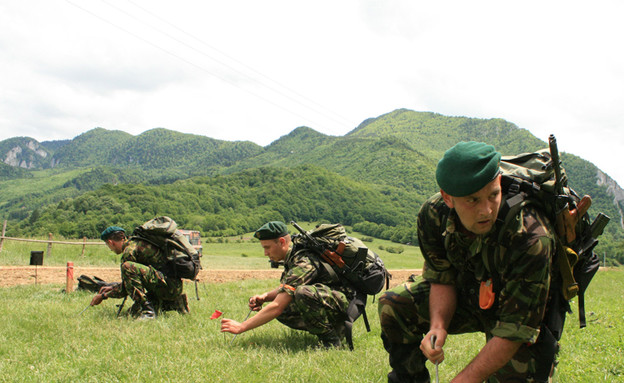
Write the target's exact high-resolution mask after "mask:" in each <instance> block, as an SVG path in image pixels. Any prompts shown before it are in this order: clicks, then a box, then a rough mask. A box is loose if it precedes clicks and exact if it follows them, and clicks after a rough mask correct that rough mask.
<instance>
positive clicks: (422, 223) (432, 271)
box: [417, 193, 457, 284]
mask: <svg viewBox="0 0 624 383" xmlns="http://www.w3.org/2000/svg"><path fill="white" fill-rule="evenodd" d="M449 212H450V209H449V208H448V207H447V206H446V204H445V203H444V201H443V200H442V196H441V195H440V194H439V193H438V194H436V195H434V196H433V197H432V198H430V199H429V200H428V201H427V202H425V203H424V204H423V206H422V207H421V209H420V212H419V213H418V221H417V226H418V245H419V246H420V251H421V252H422V255H423V257H424V259H425V265H424V268H423V278H424V279H425V280H427V281H429V282H434V283H443V284H454V283H455V280H456V277H457V270H456V269H455V268H454V267H453V266H452V265H451V263H450V262H449V259H448V257H447V255H446V250H445V248H444V238H443V235H442V234H443V233H444V231H445V230H446V228H445V227H444V222H445V221H446V218H447V217H448V215H449Z"/></svg>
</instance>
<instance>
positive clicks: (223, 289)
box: [0, 270, 624, 382]
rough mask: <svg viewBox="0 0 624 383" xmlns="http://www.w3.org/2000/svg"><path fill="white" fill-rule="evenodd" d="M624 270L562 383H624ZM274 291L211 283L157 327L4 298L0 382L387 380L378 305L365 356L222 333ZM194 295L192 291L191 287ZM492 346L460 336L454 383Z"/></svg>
mask: <svg viewBox="0 0 624 383" xmlns="http://www.w3.org/2000/svg"><path fill="white" fill-rule="evenodd" d="M623 277H624V271H623V270H606V271H601V272H599V273H598V275H597V276H596V278H595V279H594V281H593V282H592V285H591V286H590V288H589V292H588V296H587V311H588V322H589V323H588V327H587V328H585V329H582V330H581V329H579V328H578V321H577V318H576V315H570V316H569V317H568V323H567V328H566V332H565V333H564V337H563V339H562V341H561V344H562V351H561V355H560V360H561V364H560V368H559V370H558V375H557V380H556V381H558V382H621V381H622V380H623V379H624V358H622V355H623V352H624V350H623V348H624V306H623V305H622V301H623V298H624V296H623V295H624V279H623ZM275 283H276V281H266V280H265V281H242V282H233V283H225V284H202V286H201V287H200V296H201V300H199V301H197V300H192V301H191V302H190V305H191V311H192V312H191V314H189V315H185V316H182V315H179V314H177V313H167V314H165V315H162V316H160V317H159V318H157V319H156V320H154V321H147V322H141V321H135V320H131V319H128V318H126V317H121V318H117V317H116V309H117V307H116V304H118V303H119V302H120V301H115V300H112V299H109V300H107V301H104V302H103V303H102V304H101V305H100V306H96V307H90V308H89V309H87V310H86V311H85V312H84V313H83V314H81V315H79V313H80V312H81V311H82V310H83V309H84V308H85V307H87V306H88V303H89V301H90V299H91V294H89V293H86V292H74V293H72V294H66V293H64V292H63V291H62V286H60V285H59V286H56V285H28V286H17V287H11V288H3V289H0V315H1V317H2V319H3V320H2V322H3V325H2V326H1V327H0V381H2V382H68V381H72V382H78V381H80V382H126V381H134V382H147V381H149V382H161V381H162V382H189V381H190V382H199V381H209V382H272V381H282V382H286V381H287V382H349V381H357V382H385V381H386V377H385V376H386V374H387V372H388V363H387V354H386V352H385V351H384V349H383V347H382V345H381V341H380V338H379V332H380V329H379V322H378V316H377V312H376V306H377V305H376V303H371V302H369V305H368V309H367V312H368V315H369V319H370V323H371V326H372V331H371V332H370V333H366V332H365V329H364V324H363V322H362V321H361V320H359V321H358V322H356V324H355V326H354V332H355V351H353V352H351V351H346V350H330V351H326V350H319V349H316V348H315V345H316V340H315V338H314V337H312V336H310V335H308V334H306V333H304V332H300V331H294V330H289V329H287V328H286V327H285V326H283V325H281V324H279V323H278V322H276V321H273V322H270V323H269V324H267V325H265V326H263V327H260V328H258V329H256V330H253V331H251V332H249V333H245V334H242V335H239V336H238V337H237V338H236V339H235V340H233V338H232V335H230V334H226V335H224V334H221V333H220V332H219V331H218V328H219V323H218V320H210V319H209V317H210V315H211V314H212V313H213V312H214V310H216V309H219V310H221V311H224V312H225V314H224V316H225V317H228V318H234V319H238V320H241V319H243V318H244V317H245V315H247V312H248V311H247V308H246V301H247V299H248V297H249V296H250V295H252V294H254V293H259V292H263V291H265V290H268V289H270V288H273V287H274V286H275ZM191 288H192V286H191V285H187V289H189V290H190V289H191ZM483 342H484V339H483V336H481V335H476V334H470V335H462V336H454V337H451V338H450V339H449V342H448V344H447V346H446V352H447V358H446V361H445V362H444V363H443V364H442V365H440V374H441V376H440V381H442V382H448V381H449V380H450V379H451V377H452V376H453V375H454V374H455V373H457V372H458V371H459V370H460V369H461V368H462V367H463V366H464V365H465V364H466V363H468V361H469V360H470V359H471V358H472V357H473V356H474V354H475V353H476V350H478V349H479V348H480V347H481V346H482V344H483Z"/></svg>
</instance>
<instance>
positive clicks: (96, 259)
mask: <svg viewBox="0 0 624 383" xmlns="http://www.w3.org/2000/svg"><path fill="white" fill-rule="evenodd" d="M353 235H356V236H358V235H359V234H358V233H353ZM241 238H243V239H241ZM37 239H38V240H43V239H44V238H37ZM45 240H47V238H45ZM55 240H59V239H55ZM67 241H69V242H82V241H81V240H67ZM89 242H93V243H96V244H97V245H88V246H85V251H84V255H83V254H82V245H64V244H53V245H52V251H51V254H50V255H48V253H47V247H48V245H47V243H34V242H21V241H14V240H5V241H4V244H3V249H2V252H0V265H4V266H20V265H28V264H29V262H30V252H31V251H43V252H44V260H43V264H44V265H45V266H65V265H66V264H67V262H74V265H75V266H111V267H117V266H118V265H119V256H117V255H115V254H114V253H112V252H111V251H110V250H109V249H108V248H107V247H106V246H105V245H104V242H102V241H95V240H90V241H89ZM366 244H367V246H369V247H371V248H372V249H373V251H375V252H376V253H377V254H379V256H380V257H381V258H382V259H383V261H384V262H385V264H386V267H387V268H388V269H419V268H421V267H422V264H423V259H422V256H421V255H420V249H419V248H418V247H417V246H407V245H398V244H396V243H392V242H390V241H385V240H381V239H374V240H373V241H372V242H367V243H366ZM388 248H400V249H401V250H402V252H401V253H400V254H398V253H391V252H388V251H387V250H386V249H388ZM203 253H204V256H203V258H202V265H203V267H204V268H206V267H207V268H210V269H230V270H231V269H250V270H253V269H264V268H268V267H269V266H268V259H267V257H265V256H264V253H263V251H262V248H261V247H260V243H259V242H258V241H257V240H255V239H252V235H251V233H248V234H246V235H243V236H241V237H232V238H219V239H211V240H210V242H209V241H206V240H204V243H203Z"/></svg>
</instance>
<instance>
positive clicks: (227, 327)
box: [221, 319, 243, 334]
mask: <svg viewBox="0 0 624 383" xmlns="http://www.w3.org/2000/svg"><path fill="white" fill-rule="evenodd" d="M242 330H243V329H242V326H241V324H240V323H238V322H237V321H235V320H232V319H222V320H221V332H230V333H232V334H240V333H241V332H243V331H242Z"/></svg>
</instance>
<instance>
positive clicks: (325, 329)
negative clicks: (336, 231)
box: [221, 221, 355, 348]
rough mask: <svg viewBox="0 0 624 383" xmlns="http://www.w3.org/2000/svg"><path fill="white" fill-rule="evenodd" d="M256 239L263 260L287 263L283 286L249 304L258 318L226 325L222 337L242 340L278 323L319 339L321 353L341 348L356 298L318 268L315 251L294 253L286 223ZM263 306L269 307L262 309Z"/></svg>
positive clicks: (267, 229) (268, 226) (261, 232)
mask: <svg viewBox="0 0 624 383" xmlns="http://www.w3.org/2000/svg"><path fill="white" fill-rule="evenodd" d="M254 236H255V237H256V238H258V239H259V240H260V244H261V245H262V248H263V249H264V255H266V256H267V257H269V259H270V260H271V261H273V262H282V261H283V262H284V272H283V273H282V276H281V279H280V285H279V286H278V287H277V288H275V289H274V290H272V291H269V292H266V293H264V294H260V295H254V296H253V297H251V298H250V299H249V308H250V309H251V310H254V311H258V314H256V315H255V316H253V317H251V318H249V319H247V320H245V321H244V322H242V323H239V322H236V321H234V320H231V319H223V320H222V321H221V331H222V332H230V333H232V334H240V333H242V332H245V331H248V330H251V329H254V328H256V327H259V326H262V325H263V324H265V323H268V322H270V321H271V320H273V319H277V320H278V321H280V322H281V323H283V324H285V325H286V326H288V327H290V328H293V329H296V330H305V331H308V332H310V333H311V334H314V335H316V336H318V338H319V341H320V343H321V345H322V346H323V347H326V348H331V347H342V346H343V342H344V340H345V335H346V332H345V331H346V330H345V320H346V319H347V307H348V306H349V301H350V300H351V299H353V297H354V296H355V292H354V291H353V290H351V289H350V288H348V287H345V286H343V284H342V283H340V282H338V281H336V280H335V279H334V278H332V277H331V276H330V275H329V274H328V272H327V271H326V270H325V269H324V268H323V267H322V265H320V263H319V262H318V261H316V262H315V261H314V260H315V259H316V255H315V253H314V252H313V251H312V250H310V249H305V248H301V249H299V248H296V249H293V243H292V241H291V237H290V234H288V230H287V228H286V225H285V224H284V223H283V222H279V221H273V222H268V223H267V224H265V225H263V226H262V227H261V228H259V229H258V230H257V231H256V232H255V234H254ZM264 303H268V305H266V306H264V307H262V306H263V304H264Z"/></svg>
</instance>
